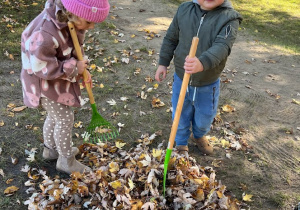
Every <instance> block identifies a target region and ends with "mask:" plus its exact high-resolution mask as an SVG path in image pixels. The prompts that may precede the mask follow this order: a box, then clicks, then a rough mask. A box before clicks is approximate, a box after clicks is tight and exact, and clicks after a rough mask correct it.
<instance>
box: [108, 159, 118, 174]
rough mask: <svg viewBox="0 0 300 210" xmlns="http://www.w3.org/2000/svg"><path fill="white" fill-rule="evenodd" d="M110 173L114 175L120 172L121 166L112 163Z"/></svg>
mask: <svg viewBox="0 0 300 210" xmlns="http://www.w3.org/2000/svg"><path fill="white" fill-rule="evenodd" d="M108 166H109V168H110V169H109V171H110V172H111V173H114V172H118V171H119V165H118V164H117V163H115V162H111V163H110V164H109V165H108Z"/></svg>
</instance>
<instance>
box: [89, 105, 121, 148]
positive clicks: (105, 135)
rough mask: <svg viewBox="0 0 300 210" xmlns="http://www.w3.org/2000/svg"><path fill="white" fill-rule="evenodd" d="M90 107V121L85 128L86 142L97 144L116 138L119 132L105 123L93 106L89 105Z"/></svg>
mask: <svg viewBox="0 0 300 210" xmlns="http://www.w3.org/2000/svg"><path fill="white" fill-rule="evenodd" d="M91 107H92V110H93V112H92V120H91V122H90V124H89V126H88V127H87V133H88V135H89V138H87V139H88V141H90V142H91V143H98V142H103V141H108V140H112V139H115V138H116V137H118V136H119V135H120V134H119V131H118V130H117V129H116V128H115V127H114V126H112V125H111V124H110V123H109V122H108V121H106V120H105V119H104V118H103V117H102V116H101V115H100V114H99V113H98V112H97V108H96V105H95V104H91Z"/></svg>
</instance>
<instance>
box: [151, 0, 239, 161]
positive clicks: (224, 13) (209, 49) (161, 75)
mask: <svg viewBox="0 0 300 210" xmlns="http://www.w3.org/2000/svg"><path fill="white" fill-rule="evenodd" d="M241 21H242V17H241V15H240V14H239V13H238V12H237V11H235V10H234V9H233V7H232V5H231V3H230V2H229V1H228V0H193V1H190V2H184V3H182V4H181V5H180V6H179V8H178V10H177V13H176V14H175V16H174V18H173V21H172V23H171V24H170V26H169V29H168V31H167V34H166V36H165V37H164V40H163V43H162V46H161V50H160V57H159V67H158V69H157V71H156V74H155V79H156V80H157V81H159V82H160V81H162V80H164V79H165V78H166V74H167V67H168V66H169V65H170V62H171V60H172V59H174V65H175V73H174V82H173V93H172V106H173V114H172V117H173V119H174V115H175V110H176V107H177V102H178V97H179V93H180V88H181V84H182V80H183V76H184V73H188V74H191V76H190V81H189V85H188V88H187V93H186V96H185V100H184V104H183V108H182V113H181V117H180V121H179V125H178V129H177V134H176V137H175V142H176V148H177V150H178V151H179V153H182V154H185V155H187V152H188V146H187V145H188V139H189V138H190V136H191V132H192V134H193V137H194V140H195V142H196V144H197V146H198V148H199V149H200V151H201V152H202V153H204V154H208V155H210V154H212V153H213V147H212V145H210V143H209V141H208V140H207V139H206V137H205V135H206V134H207V133H208V132H209V130H210V126H211V123H212V122H213V119H214V117H215V116H216V113H217V107H218V101H219V93H220V75H221V72H222V71H223V69H224V67H225V64H226V61H227V57H228V56H229V54H230V52H231V48H232V46H233V43H234V41H235V39H236V36H237V31H238V27H239V24H240V22H241ZM194 36H198V37H199V44H198V48H197V52H196V56H195V57H194V58H189V57H188V54H189V50H190V46H191V43H192V39H193V37H194Z"/></svg>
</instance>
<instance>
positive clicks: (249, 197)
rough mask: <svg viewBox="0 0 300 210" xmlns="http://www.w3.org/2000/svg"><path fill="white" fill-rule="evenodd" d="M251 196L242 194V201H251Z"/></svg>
mask: <svg viewBox="0 0 300 210" xmlns="http://www.w3.org/2000/svg"><path fill="white" fill-rule="evenodd" d="M252 196H253V195H250V194H243V201H249V202H250V201H252V200H251V198H252Z"/></svg>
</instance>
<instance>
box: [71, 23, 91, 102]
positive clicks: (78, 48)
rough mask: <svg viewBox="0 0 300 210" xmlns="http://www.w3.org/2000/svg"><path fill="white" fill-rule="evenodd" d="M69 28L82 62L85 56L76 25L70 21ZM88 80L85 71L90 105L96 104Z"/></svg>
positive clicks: (85, 71) (84, 76) (84, 78)
mask: <svg viewBox="0 0 300 210" xmlns="http://www.w3.org/2000/svg"><path fill="white" fill-rule="evenodd" d="M68 27H69V31H70V34H71V37H72V41H73V44H74V47H75V51H76V54H77V57H78V60H80V61H82V60H83V56H82V52H81V48H80V45H79V42H78V37H77V34H76V29H75V27H74V24H73V23H72V22H71V21H69V22H68ZM88 79H89V78H88V75H87V70H86V69H85V70H84V71H83V80H84V82H85V88H86V91H87V93H88V95H89V99H90V103H91V104H95V99H94V95H93V92H92V87H91V85H90V83H87V80H88Z"/></svg>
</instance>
